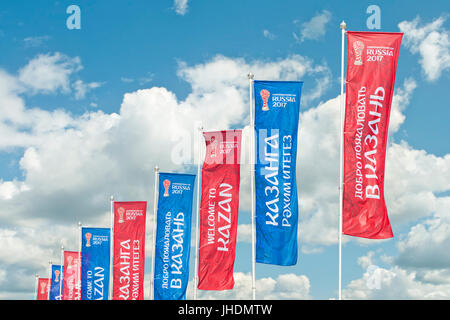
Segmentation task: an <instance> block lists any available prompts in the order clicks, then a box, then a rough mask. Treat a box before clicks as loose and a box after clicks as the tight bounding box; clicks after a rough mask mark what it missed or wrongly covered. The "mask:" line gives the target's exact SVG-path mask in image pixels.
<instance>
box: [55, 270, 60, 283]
mask: <svg viewBox="0 0 450 320" xmlns="http://www.w3.org/2000/svg"><path fill="white" fill-rule="evenodd" d="M55 282H59V270H55Z"/></svg>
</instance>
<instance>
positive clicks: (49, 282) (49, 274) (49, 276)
mask: <svg viewBox="0 0 450 320" xmlns="http://www.w3.org/2000/svg"><path fill="white" fill-rule="evenodd" d="M48 264H49V265H50V270H49V271H48V293H47V300H50V289H51V288H52V265H53V264H52V261H51V260H50V261H49V262H48Z"/></svg>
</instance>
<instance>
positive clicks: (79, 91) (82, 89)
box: [73, 80, 102, 100]
mask: <svg viewBox="0 0 450 320" xmlns="http://www.w3.org/2000/svg"><path fill="white" fill-rule="evenodd" d="M101 86H102V83H100V82H90V83H85V82H83V81H82V80H77V81H75V82H74V84H73V89H74V90H75V99H77V100H80V99H84V98H85V97H86V93H87V92H89V91H90V90H92V89H96V88H99V87H101Z"/></svg>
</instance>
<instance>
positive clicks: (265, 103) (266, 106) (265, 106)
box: [259, 89, 270, 111]
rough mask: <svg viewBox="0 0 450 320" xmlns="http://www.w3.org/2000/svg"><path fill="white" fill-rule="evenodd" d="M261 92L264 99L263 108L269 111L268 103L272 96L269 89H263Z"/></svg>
mask: <svg viewBox="0 0 450 320" xmlns="http://www.w3.org/2000/svg"><path fill="white" fill-rule="evenodd" d="M259 94H260V95H261V98H262V99H263V107H262V110H263V111H268V110H269V106H268V105H267V102H268V101H269V97H270V92H269V90H266V89H263V90H261V92H260V93H259Z"/></svg>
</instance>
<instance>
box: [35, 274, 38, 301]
mask: <svg viewBox="0 0 450 320" xmlns="http://www.w3.org/2000/svg"><path fill="white" fill-rule="evenodd" d="M38 283H39V275H38V274H35V275H34V300H37V290H38Z"/></svg>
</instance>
